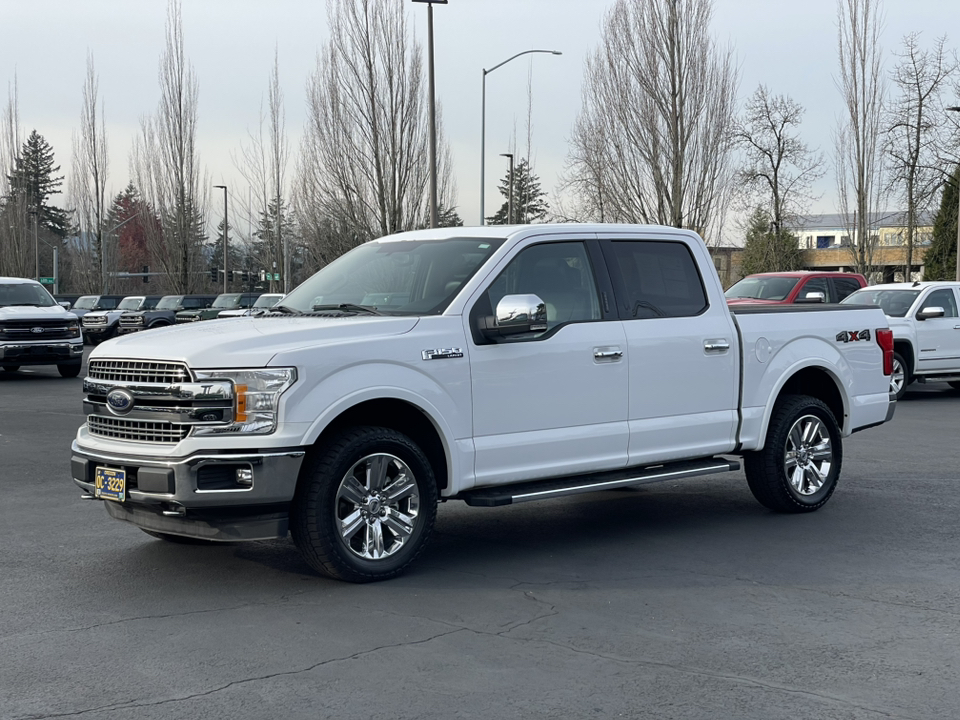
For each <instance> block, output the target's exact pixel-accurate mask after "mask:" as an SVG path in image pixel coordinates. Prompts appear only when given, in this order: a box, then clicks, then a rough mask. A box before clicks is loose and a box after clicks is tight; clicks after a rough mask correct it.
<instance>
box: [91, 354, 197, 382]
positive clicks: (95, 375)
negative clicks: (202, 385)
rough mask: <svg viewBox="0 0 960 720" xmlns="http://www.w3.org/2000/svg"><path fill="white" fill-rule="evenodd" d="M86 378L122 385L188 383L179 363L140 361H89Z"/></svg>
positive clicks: (188, 380) (187, 374)
mask: <svg viewBox="0 0 960 720" xmlns="http://www.w3.org/2000/svg"><path fill="white" fill-rule="evenodd" d="M87 376H88V377H90V378H92V379H94V380H111V381H113V382H122V383H131V384H137V383H163V384H168V385H174V384H176V383H184V382H190V373H189V371H188V370H187V366H186V365H182V364H180V363H163V362H145V361H142V360H91V361H90V367H89V368H88V370H87Z"/></svg>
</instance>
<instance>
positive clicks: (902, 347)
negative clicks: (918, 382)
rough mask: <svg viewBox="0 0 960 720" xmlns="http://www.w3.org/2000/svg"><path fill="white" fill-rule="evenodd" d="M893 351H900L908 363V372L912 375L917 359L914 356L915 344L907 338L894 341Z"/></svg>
mask: <svg viewBox="0 0 960 720" xmlns="http://www.w3.org/2000/svg"><path fill="white" fill-rule="evenodd" d="M893 351H894V352H897V353H900V355H901V356H902V357H903V359H904V361H905V362H906V363H907V372H908V373H909V374H911V375H912V374H913V366H914V360H915V358H914V357H913V346H912V345H911V344H910V343H908V342H907V341H906V340H900V341H899V342H897V341H894V343H893Z"/></svg>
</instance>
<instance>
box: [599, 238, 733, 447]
mask: <svg viewBox="0 0 960 720" xmlns="http://www.w3.org/2000/svg"><path fill="white" fill-rule="evenodd" d="M601 242H602V247H603V251H604V255H605V256H606V258H607V264H608V266H609V268H610V274H611V276H612V278H613V281H614V290H615V292H616V297H617V307H618V309H619V312H620V317H621V319H622V320H623V327H624V332H625V333H626V336H627V352H628V355H629V368H630V390H629V421H630V453H629V462H630V464H631V465H649V464H651V463H658V462H665V461H668V460H677V459H683V458H695V457H706V456H710V455H714V454H717V453H723V452H731V451H732V450H733V449H734V446H735V445H736V439H735V436H736V428H737V421H738V413H737V402H738V396H737V388H738V382H739V354H738V353H739V340H738V337H737V335H736V330H735V327H734V325H733V320H732V319H731V317H730V311H729V310H728V309H727V306H726V303H725V302H723V300H722V295H721V296H720V298H721V300H720V302H719V303H717V304H715V305H711V304H710V303H709V302H708V301H707V293H706V290H705V288H704V285H703V279H702V278H701V276H700V273H699V271H698V270H697V264H696V261H695V259H694V257H693V255H692V254H691V252H690V249H689V248H688V246H687V245H686V244H685V243H684V242H681V241H672V240H666V239H665V240H659V239H649V240H627V239H618V238H616V237H615V236H611V237H610V238H608V239H606V240H601ZM718 294H719V293H718Z"/></svg>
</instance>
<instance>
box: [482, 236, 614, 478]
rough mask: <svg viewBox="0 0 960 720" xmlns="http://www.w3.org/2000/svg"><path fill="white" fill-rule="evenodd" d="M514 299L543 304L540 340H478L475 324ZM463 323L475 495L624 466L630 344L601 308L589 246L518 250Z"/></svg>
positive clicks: (541, 244)
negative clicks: (468, 335)
mask: <svg viewBox="0 0 960 720" xmlns="http://www.w3.org/2000/svg"><path fill="white" fill-rule="evenodd" d="M593 242H595V241H593ZM517 294H534V295H537V296H538V297H539V298H540V299H541V300H542V301H543V302H544V303H545V304H546V308H547V329H546V331H545V332H540V333H531V334H529V335H526V336H522V337H511V338H504V339H501V340H498V341H495V342H493V341H489V340H487V339H485V338H483V337H482V336H480V335H479V334H478V333H477V332H476V330H475V328H476V319H477V318H478V317H482V316H488V315H492V314H493V313H494V312H495V310H496V307H497V303H498V302H499V301H500V299H501V298H503V297H504V296H505V295H517ZM469 319H470V322H471V324H472V328H471V330H472V334H473V342H472V343H470V344H469V352H470V372H471V376H472V379H471V383H472V389H473V410H474V414H473V425H474V432H473V434H474V447H475V451H476V483H477V485H478V486H484V485H499V484H503V483H509V482H516V481H518V480H528V479H535V478H543V477H553V476H560V475H573V474H577V473H580V472H585V471H588V470H591V471H592V470H602V469H613V468H618V467H623V466H624V464H625V463H626V456H627V440H628V430H627V347H626V340H625V338H624V335H623V328H622V324H621V323H620V321H619V320H617V319H616V318H615V317H614V316H613V314H612V312H610V311H609V310H607V311H605V310H604V309H603V307H602V303H601V297H600V293H599V292H598V286H597V278H596V276H595V273H594V266H593V263H592V262H591V260H590V253H589V252H588V249H587V245H586V242H585V241H562V242H537V243H536V244H532V245H527V246H526V247H523V248H522V249H520V250H519V252H517V253H516V254H515V255H514V257H513V259H511V260H509V262H508V263H507V264H506V265H505V267H504V268H503V270H502V271H501V272H500V273H499V274H498V275H497V277H496V279H495V280H493V281H492V282H491V283H490V284H489V285H488V286H487V287H486V288H485V289H484V291H483V292H482V293H481V294H480V296H478V298H477V299H476V300H475V302H474V305H473V309H472V311H471V312H470V313H469Z"/></svg>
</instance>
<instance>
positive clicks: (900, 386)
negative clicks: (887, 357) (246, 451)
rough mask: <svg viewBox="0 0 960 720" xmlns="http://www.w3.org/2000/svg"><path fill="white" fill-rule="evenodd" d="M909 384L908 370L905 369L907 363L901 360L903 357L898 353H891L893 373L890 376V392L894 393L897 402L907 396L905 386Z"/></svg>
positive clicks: (907, 368)
mask: <svg viewBox="0 0 960 720" xmlns="http://www.w3.org/2000/svg"><path fill="white" fill-rule="evenodd" d="M911 382H912V380H911V378H910V368H909V367H907V361H906V360H904V359H903V355H901V354H900V353H898V352H895V353H893V373H892V374H891V375H890V392H892V393H896V396H897V400H899V399H900V398H902V397H903V396H904V395H906V394H907V385H909V384H910V383H911Z"/></svg>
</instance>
